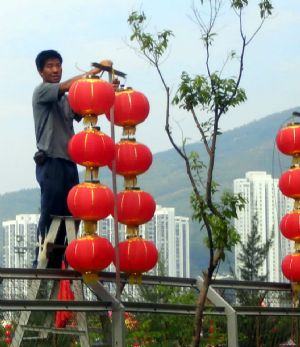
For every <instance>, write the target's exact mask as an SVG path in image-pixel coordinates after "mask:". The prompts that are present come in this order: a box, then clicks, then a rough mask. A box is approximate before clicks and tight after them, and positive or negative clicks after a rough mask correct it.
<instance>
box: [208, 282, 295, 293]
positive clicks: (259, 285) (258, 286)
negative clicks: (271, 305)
mask: <svg viewBox="0 0 300 347" xmlns="http://www.w3.org/2000/svg"><path fill="white" fill-rule="evenodd" d="M211 285H212V287H214V288H229V289H254V290H275V291H289V290H291V284H290V283H283V282H262V281H238V280H213V281H212V282H211Z"/></svg>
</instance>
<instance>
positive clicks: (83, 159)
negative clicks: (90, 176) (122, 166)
mask: <svg viewBox="0 0 300 347" xmlns="http://www.w3.org/2000/svg"><path fill="white" fill-rule="evenodd" d="M68 151H69V155H70V157H71V159H72V160H73V161H74V162H75V163H77V164H80V165H83V166H86V167H93V168H94V167H100V166H105V165H109V164H111V162H112V160H113V157H114V143H113V141H112V139H111V138H110V137H109V136H107V135H105V134H104V133H103V132H101V131H99V130H97V129H93V128H90V129H87V130H84V131H81V132H79V133H77V134H75V135H74V136H73V137H72V138H71V140H70V141H69V144H68Z"/></svg>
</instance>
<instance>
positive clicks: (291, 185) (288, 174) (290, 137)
mask: <svg viewBox="0 0 300 347" xmlns="http://www.w3.org/2000/svg"><path fill="white" fill-rule="evenodd" d="M276 144H277V148H278V149H279V151H280V152H282V153H283V154H285V155H290V156H292V166H291V168H290V169H289V170H287V171H285V172H284V173H283V174H282V175H281V176H280V179H279V189H280V191H281V192H282V194H283V195H285V196H286V197H288V198H292V199H294V200H295V203H294V210H293V211H292V212H290V213H287V214H286V215H285V216H284V217H283V218H282V219H281V222H280V231H281V233H282V235H283V236H284V237H286V238H288V239H289V240H292V241H295V245H296V247H295V248H296V252H295V253H292V254H288V255H287V256H286V257H285V258H284V259H283V260H282V264H281V268H282V272H283V274H284V276H285V277H286V278H287V279H288V280H290V281H292V282H300V270H299V269H300V252H299V246H298V243H299V241H300V218H299V217H300V208H299V207H300V205H299V201H300V166H299V163H300V125H299V124H288V125H287V126H285V127H283V128H281V129H280V130H279V131H278V133H277V136H276Z"/></svg>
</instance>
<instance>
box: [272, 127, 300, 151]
mask: <svg viewBox="0 0 300 347" xmlns="http://www.w3.org/2000/svg"><path fill="white" fill-rule="evenodd" d="M276 144H277V147H278V149H279V151H280V152H282V153H283V154H286V155H297V154H300V124H289V125H287V126H286V127H284V128H282V129H280V130H279V131H278V133H277V136H276Z"/></svg>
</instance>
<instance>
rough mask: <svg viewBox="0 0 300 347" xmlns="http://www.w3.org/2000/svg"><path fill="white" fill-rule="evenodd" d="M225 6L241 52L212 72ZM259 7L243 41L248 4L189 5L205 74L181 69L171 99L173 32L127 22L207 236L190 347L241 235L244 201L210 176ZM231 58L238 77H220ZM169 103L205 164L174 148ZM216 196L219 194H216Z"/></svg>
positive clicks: (233, 0) (267, 10) (234, 0)
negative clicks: (186, 118)
mask: <svg viewBox="0 0 300 347" xmlns="http://www.w3.org/2000/svg"><path fill="white" fill-rule="evenodd" d="M224 2H225V3H226V4H229V5H230V6H231V9H232V11H234V13H235V14H236V18H237V21H238V27H239V29H238V30H239V37H240V49H239V52H235V51H232V52H230V54H228V55H227V56H226V59H225V62H224V64H223V66H222V67H221V69H220V70H218V71H213V70H212V68H211V48H212V46H213V44H214V39H215V37H216V33H215V32H214V29H215V24H216V21H217V19H218V16H219V13H220V9H221V6H222V4H223V3H224ZM205 5H206V6H207V7H206V8H208V10H209V11H208V12H209V16H208V19H207V20H205V19H204V18H203V17H202V15H201V13H203V12H201V11H200V10H199V8H200V7H201V6H205ZM257 6H258V9H259V18H260V21H259V23H258V25H257V27H256V28H255V30H254V31H253V32H252V33H251V34H250V35H249V37H247V36H246V33H245V31H244V27H243V19H244V15H245V11H246V9H247V7H248V0H229V1H225V0H224V1H222V0H207V1H204V0H199V3H198V5H196V4H195V3H193V5H192V19H193V21H194V22H195V23H196V24H197V26H198V27H199V29H200V31H201V37H202V41H203V44H204V52H205V56H206V59H205V70H206V73H205V74H195V75H193V76H191V75H189V74H188V73H187V72H185V71H183V72H182V74H181V82H180V84H179V86H178V89H177V92H176V94H175V95H174V96H172V95H171V92H170V88H169V86H168V83H167V80H166V78H165V76H164V74H163V71H162V69H161V65H160V64H161V61H162V59H163V58H164V56H165V54H166V52H167V49H168V45H169V41H170V39H171V38H172V36H174V35H173V32H172V31H171V30H162V31H161V32H158V33H155V34H151V33H147V32H146V31H145V24H146V15H145V14H144V13H143V12H140V13H138V12H133V13H131V15H130V16H129V18H128V22H129V25H130V26H131V29H132V35H131V41H134V42H135V43H136V44H137V47H138V48H137V49H138V51H139V52H140V53H142V54H143V56H144V57H145V58H146V59H147V60H148V62H150V63H151V64H152V65H153V66H154V68H155V69H156V71H157V73H158V75H159V77H160V80H161V82H162V84H163V87H164V90H165V95H166V118H165V130H166V133H167V135H168V138H169V140H170V142H171V144H172V146H173V147H174V149H175V150H176V151H177V153H178V154H179V155H180V157H181V158H182V159H183V161H184V163H185V167H186V173H187V176H188V178H189V181H190V184H191V187H192V195H191V205H192V208H193V218H194V219H195V220H196V221H197V222H199V229H200V228H205V230H206V235H207V238H206V242H207V246H208V249H209V262H208V267H207V269H206V270H205V271H203V279H204V284H203V288H201V291H200V293H199V297H198V299H197V303H196V315H195V323H194V336H193V344H192V345H193V347H197V346H199V344H200V340H201V331H202V320H203V311H204V306H205V302H206V297H207V291H208V288H209V285H210V283H211V279H212V276H213V274H214V272H215V271H216V269H217V267H218V265H219V263H220V261H221V260H224V258H225V251H231V250H232V248H233V247H234V245H235V244H237V242H238V241H239V235H238V234H237V232H236V230H235V229H234V227H233V225H232V218H237V210H238V209H241V208H243V206H244V204H245V201H244V199H243V197H242V196H241V195H233V194H232V193H230V192H222V194H221V197H220V194H219V192H218V189H219V186H218V184H217V183H216V182H215V181H214V175H213V174H214V167H215V156H216V145H217V139H218V136H219V135H220V134H221V133H220V130H219V122H220V118H221V117H222V116H223V115H224V114H226V113H227V112H228V110H229V109H231V108H233V107H236V106H238V105H239V104H241V103H243V102H245V100H246V93H245V91H244V90H243V89H242V88H241V87H240V82H241V78H242V74H243V70H244V58H245V52H246V48H247V46H248V45H249V44H250V42H252V40H253V38H254V37H255V36H256V34H257V33H258V32H259V30H260V29H261V27H262V25H263V23H264V21H265V19H266V18H267V17H268V16H270V15H271V13H272V9H273V6H272V3H271V1H269V0H263V1H258V2H257ZM187 54H188V52H187ZM233 60H235V61H236V60H237V61H238V68H237V72H236V76H235V77H227V78H226V77H223V74H224V67H225V65H227V64H228V63H229V62H232V61H233ZM171 103H172V104H173V105H174V106H177V107H179V108H180V109H182V110H184V111H186V112H188V113H190V114H191V116H192V119H193V121H194V125H195V128H196V129H197V130H198V132H199V138H200V141H201V143H202V144H203V146H204V148H205V151H206V154H207V156H206V158H205V160H202V159H201V160H200V157H199V153H198V152H190V153H188V152H187V149H186V140H183V143H182V144H180V145H179V144H177V142H176V140H175V138H174V135H173V134H172V128H171V125H170V119H171ZM203 113H205V114H206V115H207V117H208V118H207V120H206V121H201V119H203V118H200V114H201V115H203ZM217 192H218V194H216V193H217Z"/></svg>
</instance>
